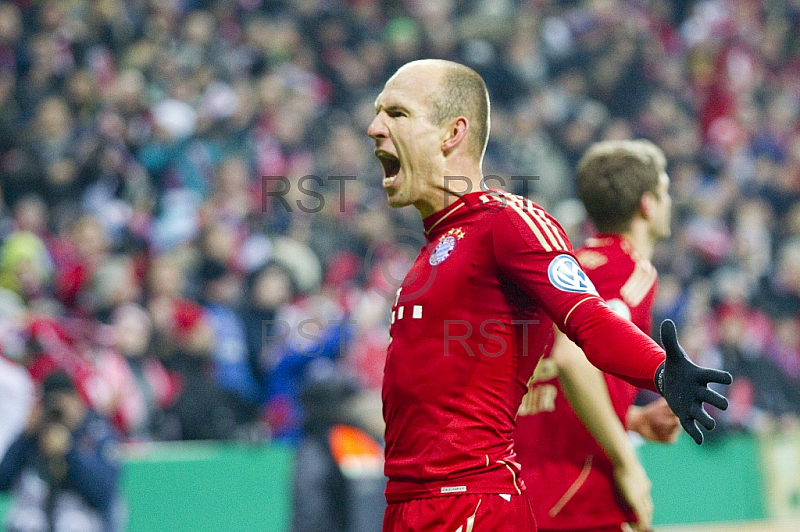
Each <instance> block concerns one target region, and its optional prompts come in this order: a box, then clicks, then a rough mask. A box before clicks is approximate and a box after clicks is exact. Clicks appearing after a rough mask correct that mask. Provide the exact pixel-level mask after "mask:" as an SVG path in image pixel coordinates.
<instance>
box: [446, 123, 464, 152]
mask: <svg viewBox="0 0 800 532" xmlns="http://www.w3.org/2000/svg"><path fill="white" fill-rule="evenodd" d="M468 131H469V120H467V119H466V117H464V116H459V117H458V118H456V119H455V120H453V121H452V122H451V123H450V126H449V127H448V128H447V130H446V131H445V136H444V138H443V139H442V151H443V152H444V153H448V152H450V151H452V150H453V149H455V148H456V147H457V146H458V145H459V144H461V143H462V142H464V140H465V139H466V138H467V132H468Z"/></svg>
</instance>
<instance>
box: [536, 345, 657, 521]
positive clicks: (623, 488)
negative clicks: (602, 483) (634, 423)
mask: <svg viewBox="0 0 800 532" xmlns="http://www.w3.org/2000/svg"><path fill="white" fill-rule="evenodd" d="M550 358H551V359H552V360H553V361H554V362H555V364H556V367H557V368H558V378H559V381H560V383H561V388H562V389H563V390H564V395H565V396H566V398H567V400H568V401H569V403H570V405H571V406H572V409H573V410H575V413H576V414H577V415H578V417H579V418H580V419H581V421H582V422H583V424H584V425H585V426H586V428H587V429H588V430H589V432H590V433H591V435H592V436H593V437H594V439H595V440H596V441H597V443H598V444H600V447H602V449H603V450H604V451H605V453H606V455H608V457H609V459H610V460H611V463H612V465H613V466H614V480H615V482H616V484H617V489H618V490H619V492H620V494H621V495H622V496H623V498H624V499H625V501H626V502H627V503H628V505H629V506H630V507H631V509H632V510H633V511H634V513H635V514H636V518H637V521H638V522H637V524H636V527H637V529H639V530H647V529H648V528H649V527H650V524H651V522H652V519H653V499H652V497H651V496H650V488H651V483H650V479H649V478H648V477H647V473H646V472H645V470H644V468H643V467H642V464H641V463H640V462H639V459H638V458H637V456H636V452H635V451H634V449H633V445H631V442H630V440H629V439H628V436H627V434H626V432H625V428H624V427H623V426H622V423H621V422H620V420H619V418H618V417H617V414H616V412H615V411H614V406H613V405H612V403H611V396H610V395H609V393H608V386H607V385H606V381H605V378H604V377H603V374H602V373H601V372H600V371H599V370H598V369H597V368H595V367H594V366H592V365H591V364H590V363H589V361H588V360H586V356H585V355H584V354H583V351H581V349H580V348H579V347H578V346H577V345H575V344H574V343H573V342H572V341H570V339H569V338H567V337H566V335H564V333H562V332H560V331H556V339H555V343H554V344H553V350H552V352H551V354H550Z"/></svg>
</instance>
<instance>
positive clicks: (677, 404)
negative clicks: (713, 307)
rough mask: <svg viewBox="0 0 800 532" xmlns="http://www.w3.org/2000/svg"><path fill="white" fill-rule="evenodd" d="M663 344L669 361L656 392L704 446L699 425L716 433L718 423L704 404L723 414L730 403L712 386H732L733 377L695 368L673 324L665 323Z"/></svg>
mask: <svg viewBox="0 0 800 532" xmlns="http://www.w3.org/2000/svg"><path fill="white" fill-rule="evenodd" d="M661 342H662V343H663V344H664V350H665V351H666V352H667V359H666V360H665V361H664V363H663V364H662V365H661V367H660V368H659V369H658V371H657V372H656V388H658V391H659V392H661V395H663V396H664V399H666V400H667V403H668V404H669V407H670V408H671V409H672V411H673V412H675V415H677V416H678V420H679V421H680V423H681V426H683V429H684V430H685V431H686V432H688V433H689V436H691V437H692V438H694V441H695V443H697V444H698V445H700V444H701V443H703V433H702V432H700V429H699V428H698V426H697V424H698V423H699V424H700V425H702V426H703V427H704V428H705V429H706V430H713V428H714V426H715V425H716V422H715V421H714V418H712V417H711V416H710V415H708V412H706V411H705V409H704V408H703V403H708V404H710V405H713V406H715V407H717V408H719V409H720V410H725V409H726V408H728V400H727V399H726V398H725V397H724V396H722V395H720V394H718V393H717V392H715V391H714V390H712V389H710V388H709V387H708V383H710V382H716V383H719V384H730V383H731V382H733V377H731V374H730V373H728V372H727V371H721V370H718V369H711V368H701V367H700V366H698V365H696V364H694V363H693V362H692V361H691V360H689V357H688V356H686V352H685V351H684V350H683V348H682V347H681V344H679V343H678V332H677V330H676V329H675V324H674V323H673V322H672V320H664V321H663V322H661Z"/></svg>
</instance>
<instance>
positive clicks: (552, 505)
mask: <svg viewBox="0 0 800 532" xmlns="http://www.w3.org/2000/svg"><path fill="white" fill-rule="evenodd" d="M576 255H577V257H578V260H579V261H580V264H581V266H582V267H583V269H584V271H586V272H587V274H588V275H589V278H590V279H591V280H592V282H593V283H594V285H595V287H597V290H598V292H599V293H600V296H602V297H603V298H604V299H605V300H606V303H607V304H608V306H609V307H610V308H611V309H612V310H615V311H616V312H617V313H618V314H620V315H621V316H623V317H625V318H627V319H629V320H631V321H632V322H633V323H634V324H635V325H636V326H637V327H639V328H640V329H641V330H642V331H644V332H646V333H649V332H650V328H651V325H652V317H651V311H652V308H653V300H654V299H655V294H656V287H657V284H658V276H657V274H656V270H655V268H654V267H653V265H652V264H650V262H649V261H647V260H644V259H641V258H639V257H638V256H637V254H636V252H635V251H634V250H633V249H632V248H631V246H630V244H629V243H628V241H627V240H625V239H624V238H623V237H621V236H619V235H601V236H598V237H596V238H590V239H589V240H587V241H586V245H585V246H584V247H583V248H581V249H579V250H578V251H577V253H576ZM557 371H558V370H557V369H556V368H555V362H553V361H551V360H549V358H547V357H545V358H543V359H542V361H541V362H540V363H539V366H538V367H537V368H536V371H535V373H534V375H533V377H531V379H530V380H529V382H528V393H527V394H526V396H525V398H524V399H523V401H522V404H521V405H520V408H519V411H518V414H517V424H518V428H517V431H516V433H515V435H514V441H515V444H516V449H517V453H518V459H519V462H520V463H521V464H522V478H523V479H524V480H525V483H526V485H527V486H528V489H529V490H530V491H529V492H528V495H529V497H530V500H531V504H532V505H533V509H534V515H536V520H537V522H538V524H539V527H540V528H541V529H543V530H570V529H576V528H581V529H589V528H592V527H601V526H609V525H616V524H622V523H626V522H634V521H635V520H636V518H635V516H634V514H633V512H632V511H631V510H630V509H629V508H628V506H627V504H625V503H624V502H622V500H621V499H620V498H619V497H618V495H617V490H616V484H615V483H614V474H613V467H612V465H611V461H610V460H609V459H608V457H607V456H606V454H605V452H604V451H603V450H602V448H601V447H600V445H599V444H598V443H597V442H596V441H595V439H594V438H593V437H592V435H591V434H590V433H589V431H588V430H587V429H586V427H585V426H584V424H583V423H582V422H581V420H580V419H579V418H578V416H577V414H575V412H574V410H572V407H571V406H570V404H569V402H568V401H567V399H566V397H565V396H564V394H563V393H562V389H561V386H560V385H559V382H558V378H557ZM604 376H605V379H606V383H607V385H608V391H609V394H610V396H611V402H612V404H613V406H614V410H615V411H616V413H617V416H618V417H619V418H620V420H621V421H622V423H623V425H624V424H625V415H626V413H627V411H628V408H629V407H630V406H631V405H632V404H633V401H634V399H635V398H636V393H637V388H636V387H634V386H631V385H630V384H628V383H626V382H624V381H622V380H620V379H618V378H616V377H613V376H611V375H607V374H604Z"/></svg>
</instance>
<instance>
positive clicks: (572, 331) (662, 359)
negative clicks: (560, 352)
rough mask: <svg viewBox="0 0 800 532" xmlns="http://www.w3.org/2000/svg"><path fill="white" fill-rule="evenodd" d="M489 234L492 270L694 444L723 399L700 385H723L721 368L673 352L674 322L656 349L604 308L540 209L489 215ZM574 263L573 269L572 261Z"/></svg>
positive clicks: (557, 230)
mask: <svg viewBox="0 0 800 532" xmlns="http://www.w3.org/2000/svg"><path fill="white" fill-rule="evenodd" d="M492 237H493V239H494V254H495V257H496V258H497V263H498V266H499V268H500V273H501V274H502V275H503V276H504V277H505V278H507V279H509V280H510V281H511V282H514V283H516V284H517V285H518V286H519V287H520V288H521V289H522V290H523V291H525V293H527V294H528V295H529V296H530V297H531V298H532V299H534V300H535V301H536V302H537V303H538V304H540V305H541V306H542V308H543V309H544V310H545V311H546V312H547V314H548V315H549V316H550V317H551V318H552V319H553V321H554V322H555V323H556V324H557V325H558V328H559V329H561V330H562V331H564V333H566V334H567V336H568V337H569V338H570V339H571V340H572V341H574V342H575V343H576V344H578V345H579V346H580V347H581V349H583V352H584V353H585V354H586V357H587V358H588V359H589V361H590V362H591V363H592V364H593V365H594V366H596V367H598V368H600V369H601V370H603V371H605V372H606V373H610V374H611V375H614V376H616V377H619V378H621V379H623V380H625V381H627V382H629V383H631V384H633V385H634V386H637V387H639V388H646V389H649V390H654V391H657V392H659V393H660V394H661V395H663V396H664V398H665V399H666V400H667V403H668V404H669V407H670V408H671V409H672V411H673V412H675V414H676V415H677V416H678V419H679V420H680V423H681V426H683V428H684V430H686V432H688V433H689V434H690V435H691V436H692V438H694V440H695V442H697V443H698V444H700V443H702V441H703V434H702V433H701V432H700V429H699V428H698V426H697V423H700V424H701V425H702V426H703V427H705V428H706V429H708V430H711V429H713V428H714V425H715V423H714V419H713V418H712V417H711V416H709V415H708V413H707V412H706V411H705V410H704V409H703V403H709V404H711V405H713V406H716V407H717V408H720V409H722V410H724V409H726V408H727V407H728V401H727V399H725V397H723V396H722V395H720V394H718V393H717V392H715V391H713V390H711V389H710V388H709V387H708V384H709V383H710V382H716V383H720V384H730V383H731V381H732V377H731V375H730V373H727V372H725V371H720V370H715V369H709V368H701V367H698V366H696V365H695V364H693V363H692V362H691V361H690V360H689V358H688V357H687V356H686V353H685V352H684V351H683V349H682V348H681V347H680V345H679V343H678V338H677V332H676V331H675V324H673V323H672V322H671V321H669V320H667V321H666V322H664V323H663V324H662V327H661V339H662V342H663V343H664V346H665V349H666V353H665V351H664V349H661V348H660V347H659V346H658V344H656V343H655V342H654V341H653V340H652V339H651V338H650V337H649V336H647V335H646V334H644V333H643V332H642V331H640V330H639V329H638V328H637V327H636V326H635V325H633V324H632V323H631V322H629V321H628V320H626V319H624V318H622V317H621V316H618V315H617V314H616V313H614V312H613V311H612V310H610V309H609V308H608V307H607V306H606V305H605V303H604V302H603V301H602V300H601V299H600V297H599V296H597V295H596V292H594V290H593V287H591V283H588V285H587V282H585V281H587V280H588V277H586V275H585V274H584V273H583V272H582V270H580V266H579V265H578V261H577V259H575V257H574V255H573V254H572V246H571V244H569V239H568V238H567V236H566V234H565V233H564V231H563V229H561V226H560V225H559V224H558V222H556V221H555V220H554V219H552V218H550V216H549V215H548V214H547V213H545V212H544V211H541V210H540V209H539V210H534V211H533V212H526V210H525V209H524V208H522V207H521V206H519V205H514V204H512V203H509V204H508V206H507V207H506V208H504V209H503V210H502V211H501V212H500V213H498V216H496V217H495V220H494V225H493V231H492ZM573 263H574V264H573Z"/></svg>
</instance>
